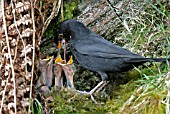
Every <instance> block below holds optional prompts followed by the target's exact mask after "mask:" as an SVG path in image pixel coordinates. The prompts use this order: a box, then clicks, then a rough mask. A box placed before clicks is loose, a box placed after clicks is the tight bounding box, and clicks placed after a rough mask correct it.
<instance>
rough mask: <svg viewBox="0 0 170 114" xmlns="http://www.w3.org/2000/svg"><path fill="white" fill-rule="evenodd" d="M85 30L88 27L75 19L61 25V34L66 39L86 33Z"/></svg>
mask: <svg viewBox="0 0 170 114" xmlns="http://www.w3.org/2000/svg"><path fill="white" fill-rule="evenodd" d="M85 29H86V27H85V25H84V24H83V23H81V22H79V21H77V20H74V19H71V20H66V21H64V22H63V23H62V24H61V34H62V35H63V37H64V38H66V39H67V38H70V36H72V37H73V36H75V35H79V34H80V33H81V32H85Z"/></svg>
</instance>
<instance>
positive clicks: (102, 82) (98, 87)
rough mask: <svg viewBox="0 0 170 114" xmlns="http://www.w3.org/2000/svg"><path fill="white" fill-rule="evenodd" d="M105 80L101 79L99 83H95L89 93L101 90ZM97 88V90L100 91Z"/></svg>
mask: <svg viewBox="0 0 170 114" xmlns="http://www.w3.org/2000/svg"><path fill="white" fill-rule="evenodd" d="M106 84H107V83H106V81H101V82H100V83H98V84H97V86H96V87H94V88H93V89H92V90H91V91H90V92H89V93H90V94H91V95H92V94H93V93H94V92H95V91H98V90H99V89H100V90H101V89H102V88H103V87H104V86H105V85H106ZM100 90H99V91H100Z"/></svg>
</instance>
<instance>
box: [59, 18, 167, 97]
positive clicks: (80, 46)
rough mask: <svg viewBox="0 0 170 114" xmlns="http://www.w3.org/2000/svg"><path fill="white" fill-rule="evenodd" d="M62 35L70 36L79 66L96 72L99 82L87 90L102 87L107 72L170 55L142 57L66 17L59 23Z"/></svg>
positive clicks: (96, 89)
mask: <svg viewBox="0 0 170 114" xmlns="http://www.w3.org/2000/svg"><path fill="white" fill-rule="evenodd" d="M61 31H62V34H63V36H64V37H65V36H69V38H70V49H71V52H72V54H73V55H74V57H75V59H76V60H77V61H78V62H79V63H80V65H81V66H82V67H84V68H86V69H88V70H91V71H94V72H97V73H98V74H99V75H100V76H101V79H102V81H101V82H100V83H99V84H98V85H97V86H96V87H95V88H93V89H92V90H91V91H90V92H84V93H88V94H90V95H92V94H93V92H95V91H98V90H100V89H102V88H103V87H104V86H105V85H106V83H107V79H108V76H107V73H108V72H113V73H115V72H125V71H127V70H130V69H132V68H133V67H134V66H136V67H137V66H139V65H141V64H143V63H145V62H163V61H166V60H168V61H169V60H170V58H168V59H166V58H144V57H142V56H141V55H138V54H134V53H132V52H130V51H129V50H127V49H124V48H122V47H120V46H117V45H114V44H113V43H111V42H109V41H107V40H105V39H104V38H102V37H101V36H99V35H97V34H96V33H94V32H93V31H91V30H90V29H89V28H87V27H86V26H85V25H84V24H83V23H81V22H79V21H77V20H66V21H64V22H63V23H62V24H61Z"/></svg>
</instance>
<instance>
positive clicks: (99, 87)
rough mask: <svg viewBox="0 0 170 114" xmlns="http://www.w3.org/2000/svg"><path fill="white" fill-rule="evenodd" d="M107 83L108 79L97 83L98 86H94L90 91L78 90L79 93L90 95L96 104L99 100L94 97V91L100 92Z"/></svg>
mask: <svg viewBox="0 0 170 114" xmlns="http://www.w3.org/2000/svg"><path fill="white" fill-rule="evenodd" d="M106 84H107V82H106V81H101V82H100V83H98V84H97V86H96V87H94V88H93V89H92V90H91V91H89V92H86V91H79V90H77V92H78V93H81V94H86V95H90V96H91V99H92V101H93V102H95V103H96V104H98V103H97V101H96V100H95V99H94V97H93V94H94V92H97V93H98V92H99V91H100V90H101V89H102V88H103V87H104V86H105V85H106Z"/></svg>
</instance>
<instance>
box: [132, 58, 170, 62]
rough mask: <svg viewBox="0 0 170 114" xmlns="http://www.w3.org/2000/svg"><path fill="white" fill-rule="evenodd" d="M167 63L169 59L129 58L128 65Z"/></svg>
mask: <svg viewBox="0 0 170 114" xmlns="http://www.w3.org/2000/svg"><path fill="white" fill-rule="evenodd" d="M165 61H169V62H170V58H131V59H130V61H129V62H130V63H144V62H165Z"/></svg>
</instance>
